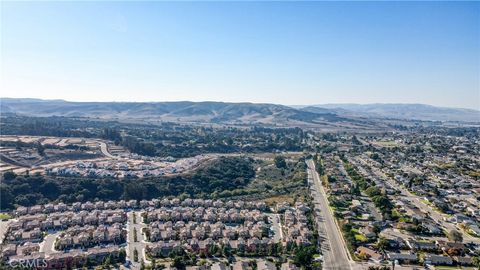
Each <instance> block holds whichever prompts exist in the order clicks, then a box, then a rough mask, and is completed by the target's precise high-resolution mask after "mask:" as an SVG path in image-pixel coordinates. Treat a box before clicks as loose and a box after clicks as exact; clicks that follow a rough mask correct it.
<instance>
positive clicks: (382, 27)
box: [0, 1, 480, 109]
mask: <svg viewBox="0 0 480 270" xmlns="http://www.w3.org/2000/svg"><path fill="white" fill-rule="evenodd" d="M0 5H1V6H0V8H1V10H0V12H1V18H0V20H1V21H0V22H1V24H0V30H1V32H0V37H1V41H0V42H1V43H0V45H1V47H0V67H1V70H0V87H1V90H0V96H2V97H29V98H43V99H65V100H70V101H178V100H191V101H228V102H262V103H278V104H285V105H306V104H325V103H425V104H431V105H436V106H446V107H462V108H474V109H480V3H479V2H298V1H294V2H158V1H147V2H138V1H120V2H114V1H103V2H95V1H75V2H72V1H49V2H39V1H35V2H17V1H0Z"/></svg>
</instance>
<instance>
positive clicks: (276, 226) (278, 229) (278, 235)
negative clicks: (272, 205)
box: [268, 214, 283, 243]
mask: <svg viewBox="0 0 480 270" xmlns="http://www.w3.org/2000/svg"><path fill="white" fill-rule="evenodd" d="M268 219H269V220H270V222H271V223H272V231H273V232H274V235H273V242H275V243H280V242H281V241H282V239H283V232H282V226H281V225H280V215H279V214H271V215H269V216H268Z"/></svg>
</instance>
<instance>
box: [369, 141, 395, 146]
mask: <svg viewBox="0 0 480 270" xmlns="http://www.w3.org/2000/svg"><path fill="white" fill-rule="evenodd" d="M372 144H373V145H378V146H381V147H397V146H398V143H397V142H396V141H373V142H372Z"/></svg>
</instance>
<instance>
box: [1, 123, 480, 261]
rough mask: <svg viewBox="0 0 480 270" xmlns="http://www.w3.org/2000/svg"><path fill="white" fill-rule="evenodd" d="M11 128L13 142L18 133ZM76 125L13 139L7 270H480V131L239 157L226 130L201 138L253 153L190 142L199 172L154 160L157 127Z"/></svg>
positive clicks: (369, 139)
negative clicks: (153, 134)
mask: <svg viewBox="0 0 480 270" xmlns="http://www.w3.org/2000/svg"><path fill="white" fill-rule="evenodd" d="M6 120H7V121H6V123H8V124H7V125H4V127H5V129H4V130H7V132H8V131H9V130H13V126H18V125H13V124H12V123H15V121H17V120H15V118H7V119H6ZM27 121H30V120H27ZM43 121H54V120H49V119H47V120H43ZM71 121H72V122H71V123H72V124H71V125H72V127H68V126H65V127H63V128H62V129H58V131H57V132H58V133H72V135H74V137H61V136H51V135H50V136H43V135H41V133H42V130H41V129H40V130H39V131H38V132H37V135H34V136H33V135H28V136H27V135H13V134H10V135H3V136H2V137H1V149H0V152H1V157H2V165H1V168H2V221H1V222H0V225H1V227H0V228H1V230H0V233H1V235H0V236H1V245H0V246H1V253H0V254H1V258H2V267H3V268H5V269H16V268H21V267H26V268H28V269H30V268H31V269H80V268H86V269H103V268H109V267H110V268H115V269H192V270H193V269H245V270H247V269H248V270H254V269H268V270H274V269H281V270H287V269H416V268H418V269H420V268H423V267H427V268H435V269H444V267H451V268H455V267H458V268H460V267H461V268H463V269H474V268H475V267H477V266H478V263H479V255H480V229H479V225H480V203H479V198H480V182H479V177H480V171H479V168H480V160H479V156H480V143H479V142H480V141H479V140H480V136H479V134H480V133H479V129H478V128H476V127H473V128H472V127H461V128H455V127H413V126H412V127H407V128H405V127H404V128H403V130H402V129H399V128H397V129H394V128H393V129H391V130H390V131H385V132H372V131H368V132H365V131H364V132H337V133H332V132H319V131H316V130H311V129H305V130H301V129H294V130H285V129H264V130H261V132H258V130H257V131H255V132H253V131H250V132H251V134H250V136H249V137H245V136H242V137H236V138H235V139H234V140H235V141H230V140H231V137H230V138H229V137H225V136H223V135H222V134H223V133H224V132H229V133H230V132H231V129H222V128H221V127H219V128H215V129H212V130H209V131H207V132H210V133H207V134H204V135H203V136H205V137H210V138H211V136H217V138H216V139H212V140H214V141H216V142H215V143H217V144H220V145H224V146H222V147H228V144H230V145H236V146H235V147H237V148H238V147H240V149H243V150H237V151H231V150H230V149H229V148H218V147H217V148H216V149H217V151H210V150H201V151H199V150H198V149H202V148H203V147H200V148H198V147H199V146H198V144H196V143H194V142H190V146H189V147H190V148H191V149H192V150H193V149H197V150H195V151H193V152H192V153H191V155H190V156H189V155H188V154H185V153H181V154H178V153H177V152H174V151H172V150H169V151H171V152H170V153H171V154H172V155H170V156H162V155H157V154H152V155H144V154H143V153H144V151H145V149H147V148H148V147H150V146H148V145H149V144H151V145H152V146H153V147H155V145H156V144H157V141H155V139H151V138H149V137H148V136H147V135H145V134H149V133H150V132H151V131H150V130H156V127H142V128H143V131H142V133H138V131H137V130H138V128H139V127H137V126H135V125H131V124H122V123H115V124H103V123H96V122H91V123H89V124H88V125H87V124H85V123H81V125H82V126H83V127H81V128H78V125H80V123H77V122H76V121H77V120H73V119H72V120H71ZM46 123H47V125H48V123H50V122H46ZM407 123H408V122H407ZM89 125H91V126H92V127H94V128H92V127H89ZM112 125H114V126H115V127H114V128H111V126H112ZM73 126H75V128H74V129H73ZM105 126H108V127H105ZM188 128H190V127H188ZM182 129H184V130H188V129H187V127H182ZM405 129H407V130H405ZM73 131H75V133H74V132H73ZM85 132H88V133H86V134H88V135H89V136H88V137H79V136H78V134H80V133H85ZM164 132H165V133H164V135H163V136H164V137H169V136H173V134H175V132H176V131H175V129H171V128H170V127H169V128H166V129H165V130H164ZM188 132H193V131H188ZM195 132H196V131H195ZM238 132H246V131H240V130H239V131H238ZM204 133H205V131H204ZM96 134H99V135H96ZM105 134H106V135H105ZM112 134H113V135H112ZM133 134H136V135H135V137H132V135H133ZM187 134H188V133H187ZM209 134H210V135H209ZM260 138H262V139H266V140H271V141H272V145H271V146H270V147H272V149H268V150H266V149H265V148H263V146H262V148H259V146H258V145H257V146H255V144H254V143H253V142H254V141H257V140H260ZM126 140H131V141H134V142H135V143H136V144H137V146H133V147H130V146H129V144H128V142H126ZM161 140H162V146H161V147H165V145H166V144H167V142H166V141H165V139H161ZM282 140H285V142H288V143H289V144H283V143H279V142H281V141H282ZM274 142H275V143H276V144H273V143H274ZM182 144H183V143H182V142H181V141H180V142H179V143H178V144H171V145H170V146H169V147H170V149H175V147H183V146H181V145H182ZM200 144H203V142H201V143H200ZM222 152H223V153H222ZM3 268H2V269H3Z"/></svg>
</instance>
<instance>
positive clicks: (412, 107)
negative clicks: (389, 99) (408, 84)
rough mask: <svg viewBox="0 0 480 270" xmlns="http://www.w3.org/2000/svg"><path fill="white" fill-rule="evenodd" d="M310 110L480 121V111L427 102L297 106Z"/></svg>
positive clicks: (347, 114) (395, 117)
mask: <svg viewBox="0 0 480 270" xmlns="http://www.w3.org/2000/svg"><path fill="white" fill-rule="evenodd" d="M297 108H298V109H301V110H304V111H309V112H314V113H315V112H324V111H329V112H331V113H335V114H337V115H342V116H344V117H348V116H357V117H367V118H390V119H402V120H424V121H460V122H477V123H478V122H480V111H479V110H472V109H460V108H444V107H435V106H431V105H425V104H393V103H375V104H323V105H312V106H297Z"/></svg>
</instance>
